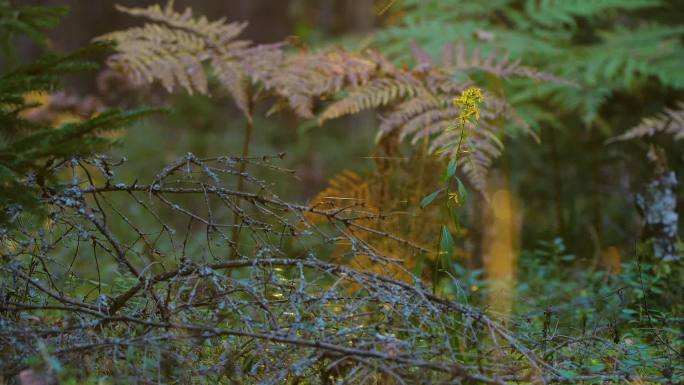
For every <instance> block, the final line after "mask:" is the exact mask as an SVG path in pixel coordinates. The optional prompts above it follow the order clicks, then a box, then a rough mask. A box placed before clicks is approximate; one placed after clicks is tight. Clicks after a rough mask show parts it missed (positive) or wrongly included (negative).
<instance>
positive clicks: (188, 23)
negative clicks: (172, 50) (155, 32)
mask: <svg viewBox="0 0 684 385" xmlns="http://www.w3.org/2000/svg"><path fill="white" fill-rule="evenodd" d="M116 9H117V10H118V11H120V12H123V13H127V14H129V15H132V16H140V17H144V18H146V19H149V20H152V21H156V22H159V23H164V24H167V25H168V26H170V27H173V28H176V29H182V30H185V31H187V32H190V33H193V34H197V35H200V36H202V37H204V38H207V39H211V41H209V43H213V44H215V45H216V47H220V46H223V44H221V43H225V42H230V41H232V40H233V39H235V38H236V37H237V36H239V35H240V34H241V33H242V31H243V30H244V29H245V27H246V26H247V23H244V22H243V23H226V20H225V18H221V19H219V20H216V21H209V20H208V19H207V18H206V17H205V16H200V17H198V18H195V17H193V14H192V10H191V9H190V8H186V9H185V11H183V13H178V12H176V11H175V10H174V0H169V1H168V2H167V3H166V6H165V7H164V8H162V7H161V6H159V5H158V4H155V5H151V6H149V7H147V8H128V7H124V6H121V5H116Z"/></svg>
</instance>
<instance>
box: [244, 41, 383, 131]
mask: <svg viewBox="0 0 684 385" xmlns="http://www.w3.org/2000/svg"><path fill="white" fill-rule="evenodd" d="M368 56H369V57H365V56H362V55H359V54H356V53H353V52H346V51H343V50H339V49H333V50H330V51H324V52H318V53H309V52H304V53H299V54H295V55H289V56H287V57H284V58H283V60H282V62H280V63H276V65H273V63H271V66H270V67H267V69H266V71H261V72H257V71H254V72H250V75H252V76H253V77H254V78H255V80H258V81H260V82H262V83H263V84H264V85H265V86H266V88H267V89H269V90H272V91H274V92H275V93H276V94H277V95H279V96H281V97H283V98H285V99H286V100H288V102H289V105H290V108H291V109H292V110H293V111H294V112H295V113H296V114H297V115H299V116H301V117H304V118H312V117H313V116H314V112H313V110H314V99H320V98H327V97H329V96H330V95H332V94H334V93H336V92H339V91H341V90H342V89H343V88H345V87H358V86H361V85H363V84H366V83H367V82H368V81H369V80H370V79H371V78H372V77H374V76H375V74H376V73H377V72H378V71H379V70H380V69H381V67H382V66H383V65H385V63H383V62H382V61H379V60H376V59H375V58H374V56H373V55H372V54H371V55H368ZM278 64H280V65H278Z"/></svg>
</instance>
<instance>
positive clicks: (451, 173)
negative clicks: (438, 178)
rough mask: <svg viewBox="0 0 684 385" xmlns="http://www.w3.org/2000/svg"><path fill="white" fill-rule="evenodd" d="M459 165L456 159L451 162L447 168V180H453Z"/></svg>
mask: <svg viewBox="0 0 684 385" xmlns="http://www.w3.org/2000/svg"><path fill="white" fill-rule="evenodd" d="M457 165H458V162H457V161H456V158H453V159H451V160H450V161H449V165H448V166H447V178H451V177H452V176H454V175H455V174H456V166H457Z"/></svg>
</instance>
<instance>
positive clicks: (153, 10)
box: [97, 1, 255, 119]
mask: <svg viewBox="0 0 684 385" xmlns="http://www.w3.org/2000/svg"><path fill="white" fill-rule="evenodd" d="M117 9H118V10H119V11H121V12H124V13H127V14H130V15H133V16H140V17H144V18H146V19H148V20H151V21H153V23H148V24H145V25H144V26H142V27H135V28H131V29H128V30H124V31H118V32H113V33H109V34H106V35H103V36H100V37H98V38H97V40H113V41H115V42H116V43H117V51H118V52H117V53H116V54H114V55H112V56H111V57H109V59H108V61H107V62H108V64H109V66H110V67H112V68H114V69H115V70H117V71H119V72H122V73H125V74H127V76H129V77H130V78H131V80H132V81H133V82H134V83H135V84H149V83H153V82H155V81H159V82H160V83H161V84H162V85H163V86H164V88H166V89H167V91H169V92H171V91H173V90H174V89H175V88H176V87H179V88H182V89H184V90H185V91H187V92H188V93H191V94H192V93H194V92H197V93H200V94H207V93H208V92H209V90H208V80H207V78H208V76H209V74H208V72H207V69H206V68H205V64H211V67H212V68H213V70H214V73H215V75H216V78H217V79H218V80H219V82H220V83H221V84H222V85H223V86H224V87H225V88H226V89H227V90H228V92H230V94H231V95H232V96H233V99H234V100H235V103H236V105H237V106H238V108H239V109H240V110H241V111H242V112H243V113H244V114H245V116H247V118H248V119H251V111H250V110H249V107H248V104H249V103H248V100H247V99H248V95H247V91H246V86H247V84H248V81H249V79H248V78H247V74H246V73H245V68H244V67H245V66H244V63H243V61H244V60H245V58H248V57H249V58H254V57H255V56H254V55H253V54H251V53H252V52H251V50H253V49H254V47H250V42H248V41H245V40H237V37H238V36H239V35H240V33H241V32H242V31H243V30H244V28H245V26H246V23H226V22H225V20H224V19H220V20H216V21H209V20H208V19H207V18H206V17H204V16H202V17H198V18H195V17H194V16H193V14H192V11H191V10H190V9H189V8H188V9H186V10H185V11H184V12H183V13H178V12H176V11H174V9H173V1H169V2H168V3H167V5H166V7H164V8H162V7H160V6H159V5H153V6H150V7H148V8H126V7H121V6H118V7H117Z"/></svg>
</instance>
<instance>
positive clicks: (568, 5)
mask: <svg viewBox="0 0 684 385" xmlns="http://www.w3.org/2000/svg"><path fill="white" fill-rule="evenodd" d="M661 4H662V1H661V0H630V1H624V0H527V1H526V2H525V13H526V15H527V16H528V17H529V18H530V19H531V20H533V21H534V22H536V23H538V24H539V25H542V26H545V27H555V26H557V25H567V26H572V27H574V26H576V20H577V18H578V17H586V18H591V17H593V16H596V15H599V14H601V13H602V12H605V11H610V10H639V9H646V8H652V7H656V6H659V5H661Z"/></svg>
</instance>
